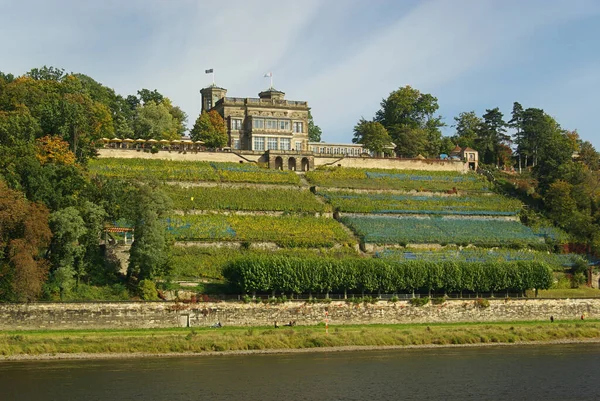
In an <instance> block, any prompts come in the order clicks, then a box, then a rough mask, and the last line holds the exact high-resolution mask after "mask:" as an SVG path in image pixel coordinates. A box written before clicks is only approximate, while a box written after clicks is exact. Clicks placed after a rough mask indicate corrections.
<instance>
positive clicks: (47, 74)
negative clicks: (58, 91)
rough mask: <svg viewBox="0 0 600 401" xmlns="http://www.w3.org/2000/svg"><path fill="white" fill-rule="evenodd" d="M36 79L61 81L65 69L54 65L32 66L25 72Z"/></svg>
mask: <svg viewBox="0 0 600 401" xmlns="http://www.w3.org/2000/svg"><path fill="white" fill-rule="evenodd" d="M26 75H27V76H28V77H31V78H33V79H35V80H36V81H61V80H62V79H63V78H64V77H65V70H64V69H62V68H56V67H52V66H50V67H46V66H43V67H41V68H33V69H31V71H29V72H28V73H27V74H26Z"/></svg>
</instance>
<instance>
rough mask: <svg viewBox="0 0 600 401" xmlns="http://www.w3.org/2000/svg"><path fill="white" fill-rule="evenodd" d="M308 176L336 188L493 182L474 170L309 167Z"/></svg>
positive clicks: (472, 186) (468, 186)
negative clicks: (465, 171) (313, 168)
mask: <svg viewBox="0 0 600 401" xmlns="http://www.w3.org/2000/svg"><path fill="white" fill-rule="evenodd" d="M306 179H307V180H308V181H309V182H310V183H311V184H312V185H316V186H323V187H333V188H364V189H395V190H405V191H411V190H416V191H433V192H446V191H453V190H454V189H456V190H457V191H488V189H489V187H490V183H489V182H488V181H487V180H486V179H485V177H483V176H480V175H477V174H475V173H466V174H463V173H458V172H445V171H416V170H415V171H411V170H383V169H359V168H329V169H319V170H315V171H309V172H307V173H306Z"/></svg>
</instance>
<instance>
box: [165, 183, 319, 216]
mask: <svg viewBox="0 0 600 401" xmlns="http://www.w3.org/2000/svg"><path fill="white" fill-rule="evenodd" d="M165 192H166V193H168V194H169V196H170V197H171V199H172V200H173V207H174V208H175V209H177V210H250V211H251V210H256V211H281V212H296V213H323V212H329V211H331V207H330V206H329V205H327V204H323V203H321V202H319V200H318V198H316V197H315V196H314V195H313V194H312V193H310V191H305V190H300V189H289V188H269V189H261V188H249V187H191V188H184V187H181V186H179V185H169V186H168V187H167V188H165Z"/></svg>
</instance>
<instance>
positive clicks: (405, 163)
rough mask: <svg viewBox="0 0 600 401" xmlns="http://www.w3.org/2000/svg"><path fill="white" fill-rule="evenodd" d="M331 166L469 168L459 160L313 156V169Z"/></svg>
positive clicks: (412, 168)
mask: <svg viewBox="0 0 600 401" xmlns="http://www.w3.org/2000/svg"><path fill="white" fill-rule="evenodd" d="M325 165H332V166H341V167H357V168H381V169H399V170H423V171H458V172H467V171H468V170H469V167H468V165H467V164H466V163H463V162H462V161H459V160H427V159H423V160H421V159H395V158H371V157H344V158H340V157H321V156H315V167H319V166H325Z"/></svg>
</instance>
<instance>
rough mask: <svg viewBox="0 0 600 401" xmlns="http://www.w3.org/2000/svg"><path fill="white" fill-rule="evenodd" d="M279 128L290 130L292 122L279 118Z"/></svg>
mask: <svg viewBox="0 0 600 401" xmlns="http://www.w3.org/2000/svg"><path fill="white" fill-rule="evenodd" d="M279 130H280V131H289V130H290V122H289V121H286V120H279Z"/></svg>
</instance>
